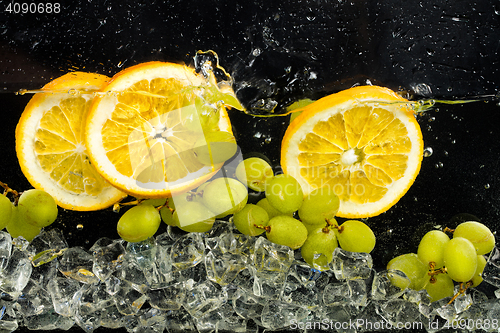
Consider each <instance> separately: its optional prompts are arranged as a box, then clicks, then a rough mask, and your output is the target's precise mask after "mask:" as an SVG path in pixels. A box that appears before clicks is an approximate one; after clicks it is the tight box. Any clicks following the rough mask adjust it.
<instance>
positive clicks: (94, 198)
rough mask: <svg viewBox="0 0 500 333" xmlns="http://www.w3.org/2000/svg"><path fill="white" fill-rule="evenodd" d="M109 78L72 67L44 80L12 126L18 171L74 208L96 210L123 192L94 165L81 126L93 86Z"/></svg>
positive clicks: (114, 199) (110, 203)
mask: <svg viewBox="0 0 500 333" xmlns="http://www.w3.org/2000/svg"><path fill="white" fill-rule="evenodd" d="M108 80H109V78H108V77H106V76H104V75H98V74H90V73H82V72H74V73H69V74H66V75H64V76H62V77H60V78H57V79H55V80H54V81H52V82H50V83H48V84H47V85H45V86H44V87H43V88H42V90H46V91H47V92H40V93H37V94H35V95H34V96H33V97H32V98H31V100H30V102H29V103H28V105H27V106H26V108H25V110H24V112H23V114H22V116H21V119H20V121H19V123H18V125H17V128H16V152H17V157H18V160H19V164H20V166H21V170H22V172H23V173H24V175H25V176H26V178H27V179H28V181H29V182H30V183H31V185H32V186H33V187H35V188H38V189H42V190H44V191H46V192H48V193H49V194H50V195H52V196H53V197H54V199H55V200H56V202H57V203H58V204H59V206H61V207H63V208H66V209H72V210H81V211H87V210H98V209H103V208H106V207H108V206H111V205H112V204H113V203H115V202H116V201H118V200H120V199H121V198H123V197H124V196H126V195H125V194H124V193H123V192H121V191H119V190H117V189H116V188H114V187H113V186H111V185H110V184H109V183H108V182H107V181H106V180H104V178H102V177H101V176H100V175H99V173H98V172H97V171H96V170H95V169H94V167H93V166H92V164H91V163H90V160H89V159H88V156H87V150H86V149H85V144H84V135H83V129H84V124H85V118H86V116H87V113H88V110H89V107H90V104H91V103H92V99H93V97H94V96H93V94H92V91H96V90H98V89H100V88H101V87H102V86H103V85H105V84H106V82H107V81H108Z"/></svg>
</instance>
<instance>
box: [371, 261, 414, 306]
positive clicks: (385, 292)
mask: <svg viewBox="0 0 500 333" xmlns="http://www.w3.org/2000/svg"><path fill="white" fill-rule="evenodd" d="M391 277H397V278H398V279H399V280H406V281H407V284H408V285H409V284H410V280H409V279H408V277H407V276H406V275H405V274H404V273H403V272H401V271H398V270H392V269H390V270H384V271H380V272H377V273H376V274H375V275H374V277H373V282H372V288H371V296H372V299H374V300H391V299H394V298H398V297H400V296H401V295H403V293H404V292H405V289H401V288H399V287H396V286H395V285H393V284H392V282H391V280H390V278H391Z"/></svg>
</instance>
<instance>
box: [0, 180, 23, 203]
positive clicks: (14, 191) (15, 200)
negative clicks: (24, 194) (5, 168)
mask: <svg viewBox="0 0 500 333" xmlns="http://www.w3.org/2000/svg"><path fill="white" fill-rule="evenodd" d="M0 186H2V187H3V188H4V191H3V195H5V196H7V195H8V194H9V193H12V195H13V196H14V205H15V206H17V202H18V201H19V192H17V191H16V190H14V189H11V188H10V187H9V185H7V184H6V183H4V182H2V181H0Z"/></svg>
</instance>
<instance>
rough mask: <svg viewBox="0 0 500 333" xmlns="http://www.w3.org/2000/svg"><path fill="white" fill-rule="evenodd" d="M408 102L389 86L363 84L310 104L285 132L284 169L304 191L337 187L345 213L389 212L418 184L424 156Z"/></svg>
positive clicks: (418, 132) (367, 214)
mask: <svg viewBox="0 0 500 333" xmlns="http://www.w3.org/2000/svg"><path fill="white" fill-rule="evenodd" d="M406 102H408V101H407V100H405V99H404V98H402V97H400V96H399V95H397V94H396V93H394V92H393V91H391V90H389V89H386V88H382V87H376V86H363V87H355V88H351V89H348V90H345V91H342V92H339V93H337V94H333V95H330V96H327V97H325V98H322V99H320V100H318V101H316V102H314V103H312V104H310V105H308V106H306V107H305V108H304V109H303V112H302V114H301V115H300V116H298V117H297V118H296V119H295V120H294V121H293V122H292V123H291V124H290V126H289V128H288V129H287V131H286V133H285V136H284V138H283V143H282V149H281V164H282V167H283V170H284V172H285V173H287V174H290V175H292V176H293V177H295V178H296V179H297V180H298V181H299V182H300V183H301V185H302V187H303V190H304V193H305V194H307V193H309V192H311V191H312V190H313V189H315V188H319V187H325V188H329V189H331V190H332V191H334V192H335V193H336V194H337V195H338V196H339V197H340V199H341V206H340V210H339V212H338V216H340V217H348V218H363V217H370V216H375V215H378V214H380V213H382V212H385V211H386V210H388V209H389V208H390V207H392V206H393V205H394V204H395V203H396V202H397V201H398V200H399V199H400V198H401V197H402V196H403V195H404V194H405V193H406V192H407V190H408V188H409V187H410V186H411V184H413V182H414V180H415V178H416V176H417V174H418V172H419V170H420V164H421V161H422V156H423V141H422V133H421V131H420V127H419V125H418V123H417V121H416V120H415V117H414V114H413V112H412V110H411V109H410V108H409V107H408V104H407V103H406Z"/></svg>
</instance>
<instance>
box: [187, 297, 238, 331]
mask: <svg viewBox="0 0 500 333" xmlns="http://www.w3.org/2000/svg"><path fill="white" fill-rule="evenodd" d="M195 324H196V328H197V329H198V331H199V332H209V331H216V332H219V331H223V332H246V327H247V320H245V319H243V318H242V317H239V316H238V315H237V314H236V313H235V312H234V310H233V308H232V307H231V305H230V304H229V303H225V304H223V305H222V306H221V307H219V308H217V309H215V310H212V311H210V312H208V313H206V314H205V315H204V316H203V317H201V318H196V319H195Z"/></svg>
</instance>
